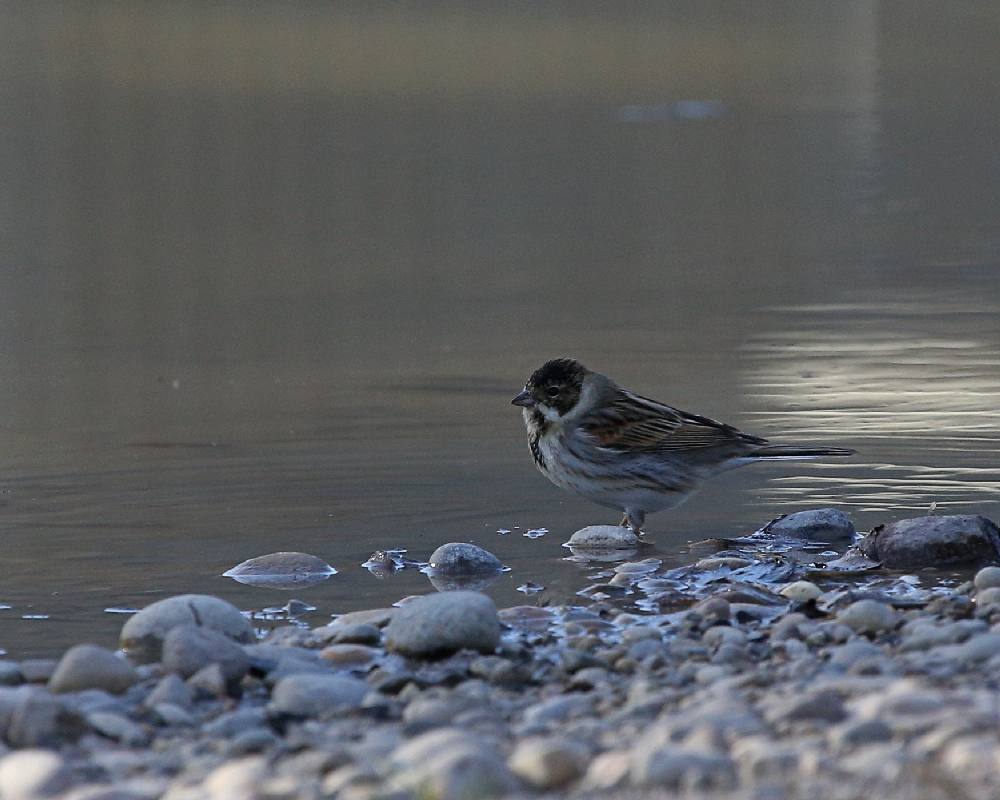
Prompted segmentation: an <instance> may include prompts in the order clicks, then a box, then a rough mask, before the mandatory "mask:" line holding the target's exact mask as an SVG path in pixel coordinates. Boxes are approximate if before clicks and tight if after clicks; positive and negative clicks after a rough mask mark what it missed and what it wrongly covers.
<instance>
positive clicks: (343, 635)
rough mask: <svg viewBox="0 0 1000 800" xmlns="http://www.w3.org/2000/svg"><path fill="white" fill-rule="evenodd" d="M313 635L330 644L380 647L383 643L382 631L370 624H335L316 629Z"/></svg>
mask: <svg viewBox="0 0 1000 800" xmlns="http://www.w3.org/2000/svg"><path fill="white" fill-rule="evenodd" d="M313 633H314V634H316V635H317V637H321V638H320V640H321V641H323V642H325V643H328V644H362V645H368V646H369V647H378V646H379V645H380V644H381V643H382V631H380V630H379V629H378V628H377V627H376V626H375V625H372V624H371V623H370V622H355V623H346V624H337V623H334V624H333V625H327V626H326V627H323V628H316V629H315V630H314V631H313Z"/></svg>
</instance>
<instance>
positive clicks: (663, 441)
mask: <svg viewBox="0 0 1000 800" xmlns="http://www.w3.org/2000/svg"><path fill="white" fill-rule="evenodd" d="M581 428H582V429H583V431H584V432H585V433H587V434H589V435H590V436H592V437H593V438H594V440H595V443H596V444H597V445H598V446H599V447H607V448H609V449H612V450H644V451H671V450H673V451H676V450H700V449H703V448H712V447H725V446H729V447H732V446H733V445H760V444H764V443H765V441H766V440H765V439H761V438H759V437H757V436H750V435H749V434H746V433H742V432H740V431H739V430H737V429H736V428H734V427H733V426H732V425H726V424H725V423H723V422H717V421H716V420H714V419H709V418H708V417H701V416H698V415H696V414H688V413H686V412H684V411H678V410H677V409H676V408H671V407H670V406H665V405H663V404H662V403H657V402H656V401H655V400H649V399H647V398H645V397H639V396H638V395H634V394H632V393H631V392H626V391H624V390H622V391H619V393H618V395H617V396H616V398H615V400H614V402H613V403H612V404H611V405H610V406H607V407H606V408H603V409H600V410H598V411H595V412H593V413H592V414H590V415H588V417H587V418H586V419H585V420H583V421H582V423H581Z"/></svg>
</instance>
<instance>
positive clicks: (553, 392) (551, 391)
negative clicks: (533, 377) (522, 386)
mask: <svg viewBox="0 0 1000 800" xmlns="http://www.w3.org/2000/svg"><path fill="white" fill-rule="evenodd" d="M545 394H547V395H548V396H549V397H558V396H559V387H558V386H550V387H549V388H548V389H546V390H545Z"/></svg>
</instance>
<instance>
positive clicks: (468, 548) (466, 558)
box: [427, 542, 504, 576]
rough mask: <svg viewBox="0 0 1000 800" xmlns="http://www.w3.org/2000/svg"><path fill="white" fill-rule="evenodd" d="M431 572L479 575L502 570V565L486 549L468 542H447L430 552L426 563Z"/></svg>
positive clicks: (443, 574) (445, 574) (446, 574)
mask: <svg viewBox="0 0 1000 800" xmlns="http://www.w3.org/2000/svg"><path fill="white" fill-rule="evenodd" d="M427 567H428V571H429V572H430V573H431V574H435V575H442V576H449V575H480V574H483V573H490V574H492V573H498V572H503V570H504V565H503V562H501V561H500V559H499V558H497V557H496V556H495V555H493V554H492V553H490V552H489V551H488V550H484V549H483V548H481V547H477V546H476V545H474V544H469V543H468V542H448V543H447V544H443V545H441V546H440V547H439V548H438V549H437V550H435V551H434V552H433V553H431V557H430V560H429V561H428V564H427Z"/></svg>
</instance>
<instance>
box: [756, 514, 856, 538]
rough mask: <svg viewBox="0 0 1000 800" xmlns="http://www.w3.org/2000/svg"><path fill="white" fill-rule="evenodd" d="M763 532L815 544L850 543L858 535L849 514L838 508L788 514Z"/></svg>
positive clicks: (772, 522)
mask: <svg viewBox="0 0 1000 800" xmlns="http://www.w3.org/2000/svg"><path fill="white" fill-rule="evenodd" d="M761 532H762V533H769V534H771V535H772V536H777V537H779V538H782V539H808V540H809V541H813V542H850V541H853V539H854V537H855V535H856V533H857V532H856V531H855V530H854V525H853V524H851V520H850V518H849V517H848V516H847V514H845V513H844V512H843V511H839V510H837V509H836V508H818V509H815V510H813V511H799V512H797V513H795V514H786V515H784V516H781V517H778V518H777V519H775V520H772V521H771V522H769V523H767V525H765V526H764V527H763V528H762V529H761Z"/></svg>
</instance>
